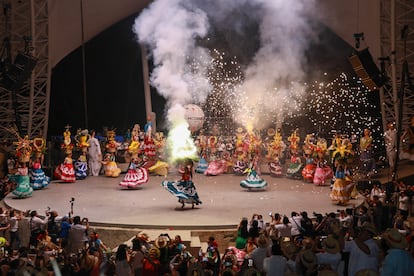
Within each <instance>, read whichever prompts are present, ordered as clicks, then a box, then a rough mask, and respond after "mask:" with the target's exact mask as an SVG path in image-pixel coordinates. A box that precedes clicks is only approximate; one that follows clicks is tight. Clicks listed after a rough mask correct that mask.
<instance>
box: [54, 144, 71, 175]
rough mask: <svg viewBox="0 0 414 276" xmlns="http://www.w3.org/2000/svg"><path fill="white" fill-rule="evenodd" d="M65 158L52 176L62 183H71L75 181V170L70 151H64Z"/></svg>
mask: <svg viewBox="0 0 414 276" xmlns="http://www.w3.org/2000/svg"><path fill="white" fill-rule="evenodd" d="M65 153H66V157H65V160H64V161H63V163H62V164H60V165H59V166H57V167H56V169H55V171H54V173H53V176H54V177H55V178H56V179H59V180H61V181H62V182H66V183H72V182H75V181H76V175H75V168H74V166H73V159H72V150H69V149H68V150H66V152H65Z"/></svg>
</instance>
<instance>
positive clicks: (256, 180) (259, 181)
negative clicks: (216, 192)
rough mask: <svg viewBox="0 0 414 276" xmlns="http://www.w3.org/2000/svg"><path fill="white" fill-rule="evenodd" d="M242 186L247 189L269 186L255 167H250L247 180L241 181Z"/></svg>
mask: <svg viewBox="0 0 414 276" xmlns="http://www.w3.org/2000/svg"><path fill="white" fill-rule="evenodd" d="M240 186H241V187H242V188H246V189H249V190H251V189H264V188H266V187H267V182H266V180H264V179H263V178H261V177H260V176H259V174H258V173H257V172H256V170H255V169H254V168H250V169H248V174H247V177H246V179H245V180H242V181H240Z"/></svg>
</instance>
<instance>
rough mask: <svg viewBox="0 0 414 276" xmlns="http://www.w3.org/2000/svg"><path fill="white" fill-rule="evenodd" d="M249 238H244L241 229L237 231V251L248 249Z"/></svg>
mask: <svg viewBox="0 0 414 276" xmlns="http://www.w3.org/2000/svg"><path fill="white" fill-rule="evenodd" d="M246 242H247V238H243V237H242V236H241V229H239V230H237V238H236V248H237V249H245V248H246Z"/></svg>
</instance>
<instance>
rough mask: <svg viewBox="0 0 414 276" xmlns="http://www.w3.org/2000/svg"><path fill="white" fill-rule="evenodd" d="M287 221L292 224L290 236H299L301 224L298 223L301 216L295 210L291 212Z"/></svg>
mask: <svg viewBox="0 0 414 276" xmlns="http://www.w3.org/2000/svg"><path fill="white" fill-rule="evenodd" d="M289 221H290V224H291V225H292V229H291V230H290V233H291V235H292V237H297V236H300V235H301V233H300V230H301V228H302V226H301V225H300V224H301V221H302V216H301V215H300V214H299V213H297V212H292V213H291V217H290V218H289Z"/></svg>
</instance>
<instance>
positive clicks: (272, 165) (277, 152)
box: [266, 128, 286, 177]
mask: <svg viewBox="0 0 414 276" xmlns="http://www.w3.org/2000/svg"><path fill="white" fill-rule="evenodd" d="M267 135H268V136H269V137H272V138H273V140H272V141H271V142H270V143H269V144H268V145H267V155H266V158H267V160H268V166H269V173H270V175H271V176H274V177H281V176H283V170H282V163H281V160H280V159H281V158H282V156H283V152H284V150H285V148H286V145H285V143H284V142H283V140H282V135H281V130H280V129H277V130H276V131H275V130H274V129H273V128H269V129H268V131H267Z"/></svg>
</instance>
